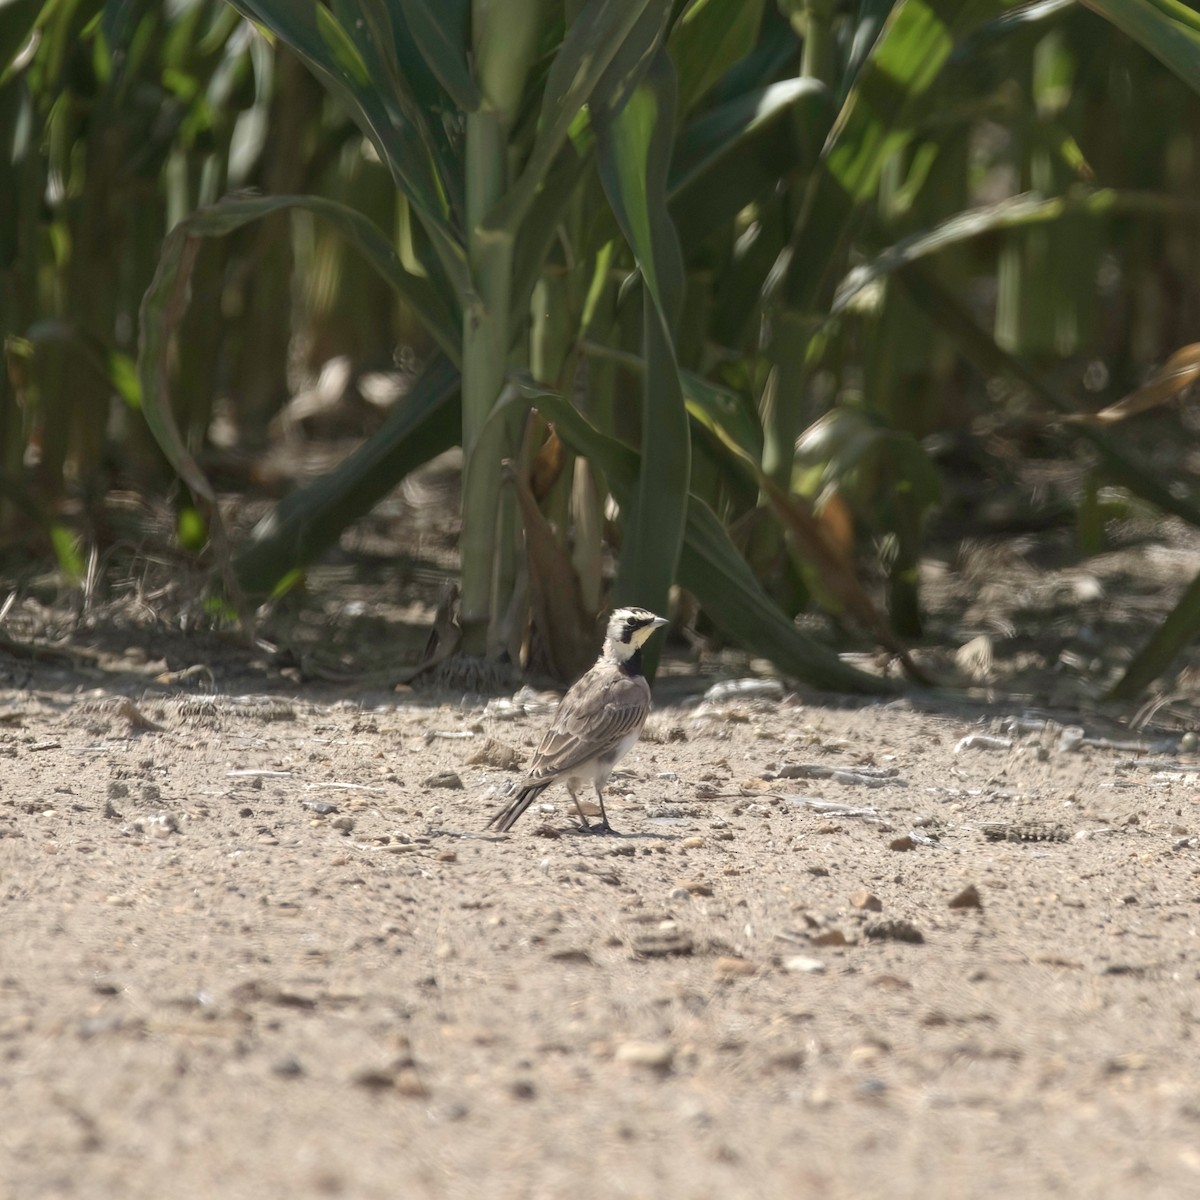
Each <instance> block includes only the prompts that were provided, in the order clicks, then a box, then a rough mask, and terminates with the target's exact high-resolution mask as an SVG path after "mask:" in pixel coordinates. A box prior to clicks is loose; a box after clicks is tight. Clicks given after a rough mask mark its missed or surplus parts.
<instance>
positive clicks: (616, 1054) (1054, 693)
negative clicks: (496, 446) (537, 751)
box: [0, 528, 1200, 1200]
mask: <svg viewBox="0 0 1200 1200" xmlns="http://www.w3.org/2000/svg"><path fill="white" fill-rule="evenodd" d="M1168 534H1169V531H1164V529H1163V528H1157V529H1155V530H1152V531H1149V532H1147V531H1145V530H1142V531H1141V533H1137V531H1134V534H1131V535H1130V537H1129V538H1128V539H1127V540H1126V541H1125V542H1124V543H1123V544H1122V546H1121V548H1120V550H1119V553H1117V552H1114V555H1113V556H1110V557H1109V558H1103V557H1102V558H1093V559H1090V560H1088V561H1087V562H1086V564H1081V563H1079V562H1077V561H1070V562H1059V563H1058V564H1057V565H1051V564H1049V563H1048V562H1045V561H1039V560H1038V559H1037V556H1036V555H1035V554H1034V552H1033V550H1032V549H1030V550H1029V552H1028V553H1022V552H1021V550H1020V547H1019V546H1018V548H1017V549H1016V550H1014V548H1013V546H1014V543H1013V542H1012V540H1011V539H1007V540H1006V541H1005V543H1004V546H1005V548H1004V550H1003V551H1000V550H998V549H989V548H988V546H987V545H986V544H984V543H983V542H976V543H974V544H973V545H972V547H971V548H970V552H969V553H965V552H964V553H962V554H959V555H958V556H957V558H955V559H953V561H951V560H950V559H947V560H946V561H945V562H943V563H941V564H939V563H930V564H928V566H927V575H928V579H927V583H928V584H929V588H928V593H929V595H930V596H933V597H935V598H936V597H941V600H940V608H939V610H938V611H939V613H940V614H941V615H940V616H936V617H935V620H934V622H933V629H934V633H935V634H937V635H938V636H939V637H940V641H938V642H937V644H938V645H940V646H942V647H944V649H943V650H941V651H938V650H937V648H936V646H935V647H934V648H933V649H932V650H930V651H929V655H928V657H929V659H930V661H933V662H934V666H935V667H940V669H943V670H951V669H953V670H957V671H958V672H959V675H958V677H957V683H958V684H959V686H958V687H957V688H956V689H947V690H946V691H944V692H933V693H915V692H910V693H908V694H905V695H903V696H901V697H900V698H898V699H892V700H884V701H879V700H875V701H862V700H845V699H840V698H831V697H821V696H815V695H812V694H807V693H802V692H801V693H798V692H796V691H794V690H792V689H791V688H790V687H787V686H784V685H783V684H782V683H780V682H778V681H772V680H769V679H763V678H761V677H760V676H761V672H760V671H758V670H757V666H758V664H753V663H750V662H749V661H747V660H744V659H739V658H738V657H737V656H732V655H729V654H724V655H722V654H717V653H709V652H708V651H705V650H703V649H700V650H697V649H696V648H694V647H693V648H692V649H686V648H684V647H681V645H680V644H678V643H676V644H675V645H674V646H673V647H672V648H671V650H670V653H669V655H668V662H667V666H668V669H667V670H666V671H665V672H664V673H663V675H662V676H660V680H659V683H658V685H657V686H656V705H657V707H656V711H655V713H654V714H653V715H652V717H651V719H650V722H649V724H648V726H647V729H646V732H645V736H644V737H643V739H642V741H641V743H640V744H639V745H638V746H637V747H636V748H635V749H634V751H633V752H632V753H631V754H630V755H629V757H628V758H627V759H626V760H625V761H624V763H623V764H622V767H623V768H624V769H623V770H621V771H619V772H618V774H617V775H616V776H614V779H613V781H612V783H611V785H610V789H609V801H608V808H609V813H610V816H611V818H612V822H613V825H614V826H615V827H616V828H617V829H618V830H619V831H620V832H619V833H618V834H615V835H613V836H597V835H587V834H582V833H579V832H577V831H576V830H575V829H574V828H573V825H574V822H573V816H572V812H571V809H570V804H569V800H568V798H567V796H566V794H565V792H564V791H562V789H552V790H551V791H549V792H547V793H546V794H545V796H544V797H543V799H544V800H545V801H547V803H548V804H549V805H550V806H551V807H549V808H547V809H545V810H543V811H533V810H531V811H530V812H529V813H527V814H526V815H525V816H524V817H523V818H522V820H521V821H520V822H519V823H518V824H517V826H516V827H515V829H514V830H513V832H512V833H511V834H510V835H507V836H495V835H493V834H491V833H489V832H487V831H486V830H485V828H484V825H485V823H486V820H487V818H488V816H489V815H490V813H491V812H492V811H493V810H494V808H495V807H496V806H497V805H498V803H499V800H498V796H499V794H500V792H501V791H502V790H503V789H504V788H506V787H508V786H511V784H512V783H513V782H515V781H516V780H517V779H519V778H520V767H521V765H522V764H523V763H525V762H527V761H528V758H529V756H530V754H531V752H532V748H533V747H534V746H535V745H536V742H537V740H538V739H539V737H540V735H541V732H542V730H543V729H544V727H545V725H546V723H547V722H548V720H549V714H550V712H551V710H552V706H553V702H554V695H553V694H547V693H544V692H541V691H532V690H529V689H521V690H517V688H516V686H515V684H514V686H513V687H510V688H508V689H507V690H506V692H505V694H502V695H499V696H491V697H471V696H466V697H464V696H463V695H461V694H454V693H450V692H447V691H444V690H443V691H438V690H436V689H431V688H425V689H422V688H421V687H420V686H419V685H415V686H413V687H402V688H401V689H400V690H398V691H397V690H395V689H393V688H392V687H389V686H385V685H383V684H381V683H378V682H375V674H376V673H377V672H376V673H373V672H372V670H371V669H370V668H371V667H373V666H374V667H378V665H379V661H378V660H379V655H380V651H381V648H382V647H383V646H384V645H385V644H386V645H392V644H397V645H398V644H400V643H404V644H405V645H408V646H410V647H415V648H416V651H419V637H418V633H419V631H420V629H421V628H422V621H424V620H426V619H427V617H428V611H429V603H431V602H432V600H433V599H435V598H436V587H435V586H434V585H433V583H432V582H429V585H428V587H427V589H426V590H427V593H428V594H427V595H425V596H424V600H423V603H425V602H426V601H428V602H429V603H426V604H425V607H424V608H421V605H419V604H417V605H416V606H415V607H413V608H411V611H410V609H409V608H406V607H405V605H406V604H408V603H409V602H410V601H409V599H405V597H409V598H411V594H412V593H411V589H409V590H407V591H404V589H401V591H403V596H400V595H399V594H398V593H397V592H396V591H394V590H393V591H390V592H389V591H388V589H387V588H386V587H383V586H381V585H380V583H379V581H378V579H374V580H368V581H367V583H365V584H362V586H361V589H360V590H359V591H355V590H354V588H355V587H356V586H358V584H355V583H354V578H357V577H356V576H354V571H353V570H351V568H350V566H347V563H348V562H350V560H349V559H347V560H345V561H343V562H342V563H341V565H340V566H339V565H338V564H334V566H332V567H330V568H329V570H330V571H331V572H335V575H333V576H331V577H330V578H331V579H333V581H334V582H333V583H332V584H330V586H328V587H326V588H325V590H324V591H321V590H320V579H317V580H316V582H315V584H314V589H315V590H314V591H313V592H312V593H311V594H310V595H309V597H308V598H307V599H306V600H305V601H304V602H303V605H302V606H301V607H302V613H301V614H300V615H297V614H293V615H292V618H291V620H292V624H291V626H289V628H290V629H291V630H292V631H293V633H294V634H295V637H296V638H297V639H300V634H299V633H296V631H297V630H299V629H300V628H301V626H302V625H303V623H304V622H303V620H302V619H301V617H302V615H303V613H307V614H308V615H309V617H310V618H311V621H310V625H311V628H312V630H314V631H323V633H324V648H325V650H326V651H327V652H328V653H329V654H332V655H335V656H336V655H337V654H339V653H342V650H341V649H340V647H341V645H342V642H341V641H340V640H339V639H341V637H342V635H343V634H346V631H347V629H349V628H350V627H351V625H353V622H355V621H361V622H365V623H366V624H360V625H353V630H352V632H354V633H355V636H349V635H347V636H346V639H345V643H346V645H347V646H352V645H354V644H357V645H358V657H357V658H354V657H353V655H351V656H350V657H349V658H346V661H345V662H343V664H342V665H343V666H344V667H345V669H346V672H347V676H348V681H347V682H344V683H342V682H334V681H332V679H331V673H330V671H328V670H325V671H324V672H323V673H317V674H314V673H313V672H311V671H310V672H308V673H306V672H305V671H304V669H303V668H302V667H297V666H295V665H294V664H295V663H296V662H300V661H302V660H303V658H304V654H302V653H300V652H296V653H295V654H293V655H292V657H291V660H290V661H291V662H292V664H293V665H291V666H289V665H287V662H286V661H285V660H287V656H286V655H284V654H282V653H278V654H275V655H274V657H272V656H271V655H269V654H267V653H266V652H265V651H262V650H261V648H252V649H250V650H244V649H237V648H234V647H233V646H231V644H230V643H228V642H227V641H224V640H222V639H218V638H216V637H215V636H214V635H211V634H207V635H198V634H197V635H191V636H185V635H184V634H182V633H180V632H179V631H178V629H177V628H176V629H175V630H174V632H172V631H169V630H166V629H165V628H164V627H163V625H162V623H161V622H159V623H155V622H154V621H147V622H143V623H142V624H140V625H139V624H138V623H137V621H135V620H133V619H132V618H130V616H129V614H130V613H131V612H134V611H135V610H136V606H135V605H133V604H132V602H131V601H129V600H128V598H126V602H125V605H124V608H122V609H121V611H122V612H123V613H124V614H125V616H124V617H123V618H122V619H120V620H118V619H116V618H115V617H114V616H112V614H111V613H109V614H107V615H106V614H105V613H104V612H102V611H98V610H92V612H91V615H90V616H89V615H88V613H87V612H86V611H85V612H84V613H83V615H82V617H81V615H80V612H79V610H78V609H76V610H75V611H74V613H73V614H72V615H71V620H70V621H66V620H65V618H64V624H63V626H62V627H61V628H60V629H59V631H58V632H59V634H61V636H59V637H58V640H57V641H56V642H55V645H57V646H58V647H59V651H58V657H54V656H53V655H52V654H51V652H50V650H49V649H47V648H46V646H45V645H43V646H42V650H41V651H39V652H38V653H37V654H35V653H33V651H29V653H26V652H25V651H23V650H22V649H21V646H22V645H24V646H25V649H26V650H28V649H29V647H30V646H31V645H33V640H32V639H31V638H29V637H27V636H25V635H27V634H29V633H30V630H31V629H32V623H36V622H34V618H33V616H31V614H34V613H35V610H36V612H37V613H40V616H38V620H40V621H41V622H42V623H43V625H44V626H48V625H52V624H53V620H52V618H53V617H54V614H55V613H58V614H59V615H60V616H61V614H62V611H63V608H62V605H59V606H58V607H55V605H54V604H53V603H50V601H46V602H45V603H44V604H43V606H42V608H41V609H37V606H36V604H35V602H34V600H33V599H32V598H31V596H30V595H28V594H27V595H25V596H23V598H22V599H21V601H20V603H18V604H17V605H15V607H12V610H11V611H9V612H8V614H7V615H8V622H7V629H8V632H9V635H10V636H11V637H12V638H13V641H12V642H11V643H9V644H8V646H7V648H6V649H0V687H2V688H3V690H0V896H2V897H3V909H2V913H3V922H4V932H3V937H2V942H0V947H2V949H0V1194H2V1195H3V1196H5V1197H11V1198H12V1200H27V1198H33V1197H39V1198H40V1197H121V1198H129V1200H133V1198H139V1197H147V1198H149V1197H154V1198H156V1200H157V1198H160V1197H164V1196H175V1197H193V1196H194V1197H210V1196H211V1197H222V1200H239V1198H241V1197H252V1198H254V1200H264V1198H272V1197H284V1196H286V1197H291V1198H304V1197H318V1196H327V1195H335V1196H336V1195H341V1196H346V1197H354V1198H356V1200H357V1198H369V1197H381V1198H382V1197H387V1198H389V1200H390V1198H392V1197H396V1196H405V1197H488V1198H489V1200H490V1198H493V1197H497V1198H504V1197H514V1198H515V1197H563V1196H572V1197H578V1198H579V1200H585V1198H589V1197H606V1198H608V1197H667V1196H669V1197H681V1198H688V1200H690V1198H697V1200H699V1198H702V1197H779V1196H822V1197H843V1196H845V1197H856V1198H861V1197H918V1196H920V1197H933V1198H937V1197H946V1198H951V1197H953V1198H956V1200H961V1198H964V1197H1011V1196H1079V1197H1089V1198H1097V1197H1130V1196H1138V1197H1191V1196H1195V1195H1197V1194H1200V1069H1198V1068H1200V998H1198V996H1200V993H1198V978H1200V938H1198V932H1200V803H1198V797H1200V757H1197V755H1196V753H1195V737H1194V735H1191V734H1190V731H1191V729H1192V726H1193V725H1194V724H1195V720H1194V718H1195V713H1196V706H1195V704H1194V703H1193V702H1192V701H1193V697H1192V693H1191V691H1190V690H1189V688H1188V687H1187V686H1185V685H1186V681H1187V676H1186V673H1185V675H1182V676H1177V677H1176V680H1175V683H1174V684H1173V686H1174V687H1175V691H1174V692H1173V693H1164V694H1163V695H1162V696H1160V697H1159V699H1158V700H1157V701H1156V702H1154V703H1153V704H1151V705H1148V706H1147V707H1146V708H1145V709H1143V710H1142V711H1141V712H1140V713H1133V712H1113V711H1109V710H1106V709H1105V708H1104V707H1103V706H1100V705H1098V704H1097V703H1096V702H1095V699H1094V697H1095V694H1096V693H1097V692H1098V690H1099V686H1100V682H1102V681H1103V678H1104V677H1105V672H1106V671H1108V670H1109V668H1110V667H1111V664H1112V663H1113V662H1116V661H1118V660H1119V659H1120V657H1121V656H1122V655H1125V656H1126V657H1127V656H1128V653H1129V651H1130V649H1131V647H1132V646H1133V645H1135V644H1136V642H1137V640H1138V639H1139V638H1140V637H1141V636H1142V634H1143V633H1144V631H1145V630H1146V629H1148V628H1151V627H1152V626H1153V622H1154V621H1155V620H1157V619H1159V618H1160V617H1161V615H1162V613H1163V612H1165V611H1166V609H1167V608H1169V604H1170V602H1171V598H1172V596H1173V594H1176V592H1177V589H1176V592H1173V591H1172V589H1173V588H1175V585H1176V584H1177V583H1182V582H1184V581H1186V580H1187V579H1189V578H1190V577H1191V575H1192V574H1194V572H1195V571H1196V569H1197V565H1198V564H1200V553H1198V548H1197V547H1196V545H1194V544H1193V543H1190V542H1187V541H1186V539H1184V538H1183V537H1182V535H1179V531H1178V530H1176V531H1175V534H1176V535H1178V536H1175V535H1171V536H1168ZM1031 545H1033V546H1034V547H1035V548H1036V547H1042V548H1044V547H1045V545H1046V540H1045V538H1039V539H1038V540H1037V541H1036V543H1031ZM359 548H360V549H361V546H360V547H359ZM347 553H348V552H347ZM339 571H340V572H341V574H336V572H339ZM418 574H419V573H418ZM352 577H353V578H352ZM410 577H411V576H410ZM327 582H329V580H327ZM360 582H361V581H360ZM414 586H415V585H414ZM989 587H990V588H992V589H993V592H994V594H992V595H989V594H988V593H987V592H986V590H985V589H986V588H989ZM389 597H390V598H389ZM972 605H974V606H975V609H976V610H977V611H976V612H975V614H974V615H972ZM355 606H358V607H355ZM114 611H116V610H115V609H114ZM22 613H24V614H25V618H24V619H27V620H28V621H29V622H30V623H31V624H29V625H27V626H24V627H23V626H22V625H21V619H23V618H22V616H21V614H22ZM314 614H315V615H314ZM35 615H36V614H35ZM281 619H282V618H280V620H281ZM406 621H407V622H408V624H407V625H406V624H405V622H406ZM1139 622H1140V624H1139ZM277 624H278V622H277ZM67 626H69V628H67ZM989 629H990V630H992V636H991V637H989V636H988V634H987V631H988V630H989ZM406 631H407V632H406ZM43 632H45V630H43ZM269 632H270V631H268V633H269ZM276 632H277V630H276ZM48 636H49V635H47V638H48ZM272 636H274V635H272ZM47 638H43V643H45V642H47ZM979 638H982V639H983V640H982V641H977V640H976V639H979ZM300 640H302V639H300ZM309 640H310V643H314V644H315V642H316V641H317V640H319V639H318V638H317V637H316V634H314V635H313V637H312V638H310V639H309ZM971 642H973V643H974V645H973V649H971V650H970V651H969V652H968V653H965V654H963V653H959V654H957V655H956V654H955V649H956V648H958V647H961V646H964V645H967V644H968V643H971ZM993 643H994V644H993ZM297 644H298V643H297ZM346 653H349V652H348V651H347V652H346ZM939 653H940V654H941V658H940V659H939V658H938V654H939ZM343 658H345V654H343ZM327 665H328V664H327V663H326V666H327ZM355 670H357V672H358V680H357V681H355V679H354V678H353V676H354V673H355ZM968 677H969V678H968ZM744 679H749V680H750V682H748V683H744V684H741V685H739V683H738V681H739V680H744ZM964 679H966V682H967V683H969V684H970V686H965V685H964ZM364 681H365V682H364ZM1098 681H1099V682H1098ZM728 684H732V685H733V686H726V685H728ZM714 688H715V690H714Z"/></svg>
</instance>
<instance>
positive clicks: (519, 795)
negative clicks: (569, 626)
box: [487, 608, 667, 833]
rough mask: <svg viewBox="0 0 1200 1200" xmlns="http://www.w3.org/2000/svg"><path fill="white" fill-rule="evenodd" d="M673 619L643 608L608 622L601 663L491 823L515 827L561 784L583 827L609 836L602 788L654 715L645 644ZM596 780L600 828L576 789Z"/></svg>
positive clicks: (566, 701)
mask: <svg viewBox="0 0 1200 1200" xmlns="http://www.w3.org/2000/svg"><path fill="white" fill-rule="evenodd" d="M666 623H667V622H666V621H665V620H663V618H662V617H656V616H655V615H654V614H653V613H652V612H647V611H646V610H645V609H644V608H618V609H617V610H616V611H615V612H614V613H613V615H612V616H611V617H610V618H609V621H608V630H607V633H606V634H605V638H604V648H603V649H602V650H601V651H600V657H599V658H598V659H597V660H596V665H595V666H594V667H592V669H591V670H590V671H588V673H587V674H586V675H584V676H583V677H582V678H581V679H578V680H577V681H576V682H575V683H574V684H572V685H571V689H570V690H569V691H568V692H567V694H566V695H565V696H564V697H563V698H562V702H561V703H560V704H559V706H558V711H557V712H556V713H555V714H554V724H553V725H551V726H550V729H549V731H548V732H547V734H546V736H545V737H544V738H542V744H541V745H540V746H539V747H538V750H537V753H536V754H535V755H534V756H533V762H532V763H531V764H530V766H529V774H528V775H526V777H525V780H524V782H523V783H522V784H521V786H520V787H519V788H517V790H516V792H515V793H514V794H513V796H512V799H511V800H509V802H508V803H507V804H506V805H505V806H504V807H503V808H502V809H500V811H499V812H498V813H496V815H495V816H494V817H492V819H491V820H490V821H489V822H488V823H487V827H488V828H489V829H490V828H492V826H495V827H496V828H497V829H499V830H508V829H511V828H512V827H513V824H514V822H515V821H516V819H517V818H518V817H519V816H520V815H521V814H522V813H523V812H524V811H525V810H526V809H527V808H528V807H529V806H530V805H531V804H532V803H533V802H534V800H536V799H537V798H538V796H540V795H541V794H542V792H544V791H545V790H546V788H548V787H549V786H550V785H551V784H552V783H557V782H558V781H559V780H560V779H561V780H562V781H563V782H564V783H565V784H566V785H567V791H569V792H570V793H571V799H572V800H573V801H574V802H575V807H576V808H577V809H578V810H579V818H580V820H581V821H582V823H583V828H584V829H588V830H595V831H597V832H600V833H611V832H612V826H611V825H609V823H608V814H607V813H606V812H605V811H604V785H605V784H606V783H607V782H608V776H609V774H610V772H611V771H612V769H613V766H614V765H615V764H616V763H617V761H618V760H619V759H621V758H624V756H625V755H626V754H627V753H628V752H629V750H630V748H631V747H632V746H633V744H634V742H636V741H637V740H638V737H639V736H640V735H641V732H642V726H643V725H645V723H646V714H647V713H648V712H649V711H650V685H649V684H648V683H647V682H646V677H645V676H644V675H643V674H642V646H644V645H645V643H646V639H647V638H649V636H650V635H651V634H652V633H653V632H654V631H655V630H656V629H657V628H658V627H659V626H660V625H665V624H666ZM585 783H591V784H592V785H593V786H594V787H595V789H596V798H597V799H598V800H599V801H600V824H599V825H589V824H588V819H587V817H586V815H585V814H584V811H583V806H582V805H581V804H580V803H579V797H578V795H577V794H576V792H577V789H578V788H579V787H581V786H582V785H583V784H585Z"/></svg>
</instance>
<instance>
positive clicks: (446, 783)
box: [421, 771, 463, 792]
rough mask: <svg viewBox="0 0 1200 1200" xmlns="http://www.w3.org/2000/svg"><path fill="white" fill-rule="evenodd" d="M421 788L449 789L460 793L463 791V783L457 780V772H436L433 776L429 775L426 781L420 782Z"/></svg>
mask: <svg viewBox="0 0 1200 1200" xmlns="http://www.w3.org/2000/svg"><path fill="white" fill-rule="evenodd" d="M421 786H422V787H427V788H449V789H450V790H451V791H457V792H461V791H462V790H463V781H462V779H461V778H459V775H458V772H457V771H438V772H437V773H436V774H434V775H430V776H429V778H428V779H424V780H422V781H421Z"/></svg>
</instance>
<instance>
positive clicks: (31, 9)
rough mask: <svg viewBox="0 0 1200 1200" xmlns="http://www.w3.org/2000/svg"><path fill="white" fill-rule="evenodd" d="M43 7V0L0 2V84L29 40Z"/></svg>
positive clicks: (3, 0)
mask: <svg viewBox="0 0 1200 1200" xmlns="http://www.w3.org/2000/svg"><path fill="white" fill-rule="evenodd" d="M44 7H45V4H44V3H43V0H0V82H2V81H3V80H4V76H5V74H6V72H7V71H8V69H9V67H10V65H11V64H12V61H13V59H14V58H15V57H16V56H17V52H18V51H19V50H20V49H21V48H22V47H23V46H24V45H25V43H26V42H27V41H28V40H29V35H30V34H31V33H32V32H33V28H34V26H35V25H36V24H37V19H38V16H39V15H40V14H41V11H42V9H43V8H44Z"/></svg>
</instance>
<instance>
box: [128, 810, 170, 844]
mask: <svg viewBox="0 0 1200 1200" xmlns="http://www.w3.org/2000/svg"><path fill="white" fill-rule="evenodd" d="M133 827H134V829H135V830H137V832H138V833H148V834H150V835H151V836H152V837H157V838H169V837H170V836H171V834H173V833H178V832H179V818H178V817H176V816H175V814H174V813H169V812H156V813H151V814H150V816H148V817H138V819H137V820H136V821H134V823H133Z"/></svg>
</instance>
